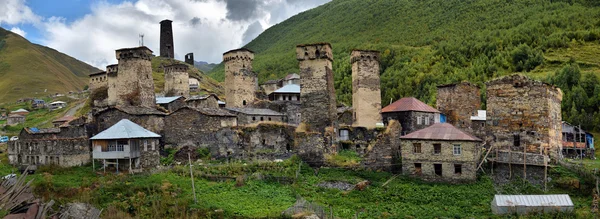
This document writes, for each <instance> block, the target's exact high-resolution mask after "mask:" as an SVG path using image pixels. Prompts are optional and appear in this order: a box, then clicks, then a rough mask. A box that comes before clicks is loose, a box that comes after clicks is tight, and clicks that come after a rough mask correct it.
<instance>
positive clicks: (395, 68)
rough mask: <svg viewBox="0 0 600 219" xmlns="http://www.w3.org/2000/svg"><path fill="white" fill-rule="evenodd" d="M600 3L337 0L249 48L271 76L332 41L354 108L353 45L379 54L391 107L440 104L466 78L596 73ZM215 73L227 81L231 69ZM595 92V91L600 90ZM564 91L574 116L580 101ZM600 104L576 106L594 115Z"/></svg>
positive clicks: (340, 92) (344, 94)
mask: <svg viewBox="0 0 600 219" xmlns="http://www.w3.org/2000/svg"><path fill="white" fill-rule="evenodd" d="M599 6H600V4H599V3H598V2H597V1H591V0H468V1H464V0H333V1H332V2H330V3H328V4H325V5H322V6H320V7H317V8H315V9H312V10H309V11H306V12H303V13H300V14H298V15H296V16H294V17H292V18H290V19H288V20H286V21H284V22H282V23H280V24H277V25H275V26H273V27H271V28H269V29H267V30H266V31H265V32H264V33H262V34H261V35H260V36H259V37H257V38H256V39H255V40H253V41H252V42H250V43H249V44H248V45H246V46H245V47H246V48H248V49H251V50H253V51H255V52H256V53H257V54H256V56H255V61H254V65H253V67H254V69H255V71H257V72H258V73H259V81H260V82H264V81H265V80H269V79H275V78H278V77H282V76H284V75H285V74H287V73H289V72H297V71H298V63H297V61H296V60H295V54H294V53H295V51H294V48H295V46H296V45H297V44H303V43H313V42H330V43H331V44H332V46H333V52H334V66H333V67H334V69H333V70H334V72H335V80H336V81H335V86H336V94H337V96H338V100H339V101H340V102H344V103H347V104H351V91H352V83H351V66H350V52H351V50H352V49H353V48H360V49H375V50H379V51H381V52H382V55H381V58H382V60H381V81H382V83H381V86H382V100H384V103H383V105H387V104H389V101H390V100H396V99H398V98H400V97H405V96H415V97H417V98H419V99H421V100H423V101H425V102H427V103H429V104H432V105H434V104H435V95H436V85H439V84H445V83H453V82H459V81H462V80H469V81H472V82H475V83H478V84H479V85H481V86H482V87H483V88H484V89H482V91H485V85H484V84H483V82H485V81H487V80H489V79H491V78H494V77H497V76H502V75H506V74H510V73H513V72H523V73H525V74H527V75H530V76H532V77H534V78H537V79H542V80H550V79H548V78H547V77H548V76H551V75H554V73H555V72H557V71H559V70H561V69H563V68H565V67H566V66H570V65H571V64H573V65H577V66H579V69H580V71H581V73H582V77H584V76H585V77H588V75H592V76H589V77H596V78H597V77H598V76H600V59H598V58H597V57H598V56H597V55H598V54H600V42H599V40H600V7H599ZM210 75H211V76H212V77H213V78H215V79H217V80H223V78H224V76H223V66H222V65H219V66H217V67H216V68H215V69H213V71H212V72H211V73H210ZM591 81H594V80H591ZM587 91H588V95H590V92H591V95H594V86H592V87H591V88H590V89H588V90H587ZM565 93H566V95H565V100H564V101H563V103H566V104H563V111H565V112H566V111H569V110H565V109H571V108H572V104H571V103H572V102H573V101H572V100H571V99H572V95H570V91H569V90H565ZM483 95H485V94H484V92H482V97H483ZM598 95H600V91H599V93H598ZM484 100H485V99H484ZM599 102H600V101H596V102H595V103H591V104H589V105H586V106H583V105H581V106H580V105H577V108H581V109H583V108H587V109H588V110H586V112H587V114H589V115H588V116H589V117H595V116H594V115H595V114H594V113H595V112H597V111H598V107H599V106H600V103H599ZM590 110H593V111H590ZM597 114H598V115H597V118H598V119H599V120H600V113H597ZM565 117H566V118H569V117H570V115H565ZM596 128H597V129H600V127H596Z"/></svg>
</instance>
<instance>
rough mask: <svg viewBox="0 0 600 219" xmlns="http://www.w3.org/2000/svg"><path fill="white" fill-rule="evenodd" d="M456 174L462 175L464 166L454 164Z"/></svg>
mask: <svg viewBox="0 0 600 219" xmlns="http://www.w3.org/2000/svg"><path fill="white" fill-rule="evenodd" d="M454 174H458V175H460V174H462V165H461V164H454Z"/></svg>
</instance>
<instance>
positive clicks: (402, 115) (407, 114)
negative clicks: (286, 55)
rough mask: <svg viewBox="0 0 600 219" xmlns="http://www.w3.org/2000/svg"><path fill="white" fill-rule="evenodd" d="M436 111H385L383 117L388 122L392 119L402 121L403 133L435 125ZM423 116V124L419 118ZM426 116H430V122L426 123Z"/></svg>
mask: <svg viewBox="0 0 600 219" xmlns="http://www.w3.org/2000/svg"><path fill="white" fill-rule="evenodd" d="M435 116H436V115H435V113H427V112H417V111H403V112H390V113H383V118H384V121H386V123H389V122H388V121H390V120H396V121H400V124H401V125H402V133H403V134H402V135H406V134H408V133H411V132H414V131H417V130H419V129H424V128H427V127H429V126H430V125H433V124H434V122H435ZM418 117H421V118H422V120H421V124H418V121H417V118H418ZM425 117H427V118H429V124H425V119H424V118H425Z"/></svg>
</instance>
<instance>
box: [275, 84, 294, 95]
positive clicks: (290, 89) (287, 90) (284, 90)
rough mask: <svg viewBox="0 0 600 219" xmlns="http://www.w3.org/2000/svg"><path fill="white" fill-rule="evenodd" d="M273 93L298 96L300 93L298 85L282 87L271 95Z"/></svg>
mask: <svg viewBox="0 0 600 219" xmlns="http://www.w3.org/2000/svg"><path fill="white" fill-rule="evenodd" d="M274 93H286V94H290V93H291V94H299V93H300V85H297V84H288V85H285V86H283V87H282V88H279V89H277V90H275V91H273V93H272V94H274Z"/></svg>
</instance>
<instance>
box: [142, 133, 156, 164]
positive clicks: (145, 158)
mask: <svg viewBox="0 0 600 219" xmlns="http://www.w3.org/2000/svg"><path fill="white" fill-rule="evenodd" d="M152 144H154V147H152ZM159 145H160V142H159V140H158V139H148V145H147V146H145V145H140V165H141V166H142V168H143V169H149V168H155V167H157V166H159V165H160V154H159V152H158V151H159V150H160V147H159Z"/></svg>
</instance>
